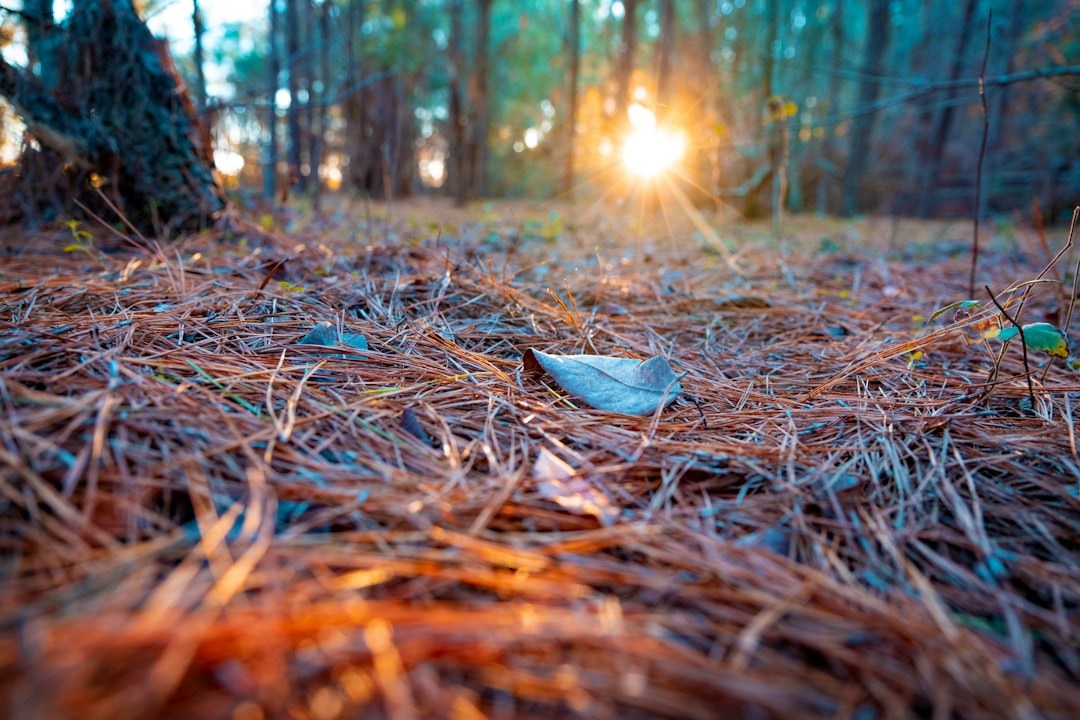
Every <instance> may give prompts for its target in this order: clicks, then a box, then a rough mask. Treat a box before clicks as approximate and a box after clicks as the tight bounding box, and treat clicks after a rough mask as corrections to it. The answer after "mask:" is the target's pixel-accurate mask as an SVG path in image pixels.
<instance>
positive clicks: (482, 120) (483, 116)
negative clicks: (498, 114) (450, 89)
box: [469, 0, 492, 197]
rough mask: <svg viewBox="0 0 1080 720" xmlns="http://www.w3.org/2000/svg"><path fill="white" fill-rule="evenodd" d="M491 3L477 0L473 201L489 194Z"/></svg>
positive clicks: (472, 147)
mask: <svg viewBox="0 0 1080 720" xmlns="http://www.w3.org/2000/svg"><path fill="white" fill-rule="evenodd" d="M491 2H492V0H477V8H476V9H477V14H478V18H477V23H476V26H477V33H476V56H475V62H474V63H473V82H472V83H470V85H471V88H470V89H472V90H473V92H470V93H469V95H470V96H471V97H470V100H471V102H470V104H471V105H472V116H473V119H472V122H471V123H470V124H469V129H470V135H471V139H470V143H469V144H470V149H471V151H470V153H469V154H470V162H469V165H470V166H471V170H472V178H471V180H472V182H471V183H470V190H471V194H472V196H473V197H486V196H487V194H488V180H487V158H488V134H489V130H490V120H489V118H490V114H491V113H490V107H489V104H490V100H489V98H488V81H489V78H490V75H491V72H490V60H489V58H490V47H489V46H490V44H491Z"/></svg>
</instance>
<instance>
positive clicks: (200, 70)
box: [191, 0, 206, 115]
mask: <svg viewBox="0 0 1080 720" xmlns="http://www.w3.org/2000/svg"><path fill="white" fill-rule="evenodd" d="M191 25H192V28H193V29H194V31H195V50H194V57H193V58H192V59H193V61H194V62H195V98H194V99H195V109H196V110H198V111H199V114H200V115H202V114H203V113H205V112H206V73H205V69H204V67H203V64H204V60H203V19H202V13H201V12H200V11H199V0H191Z"/></svg>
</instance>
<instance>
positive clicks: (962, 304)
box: [926, 300, 979, 325]
mask: <svg viewBox="0 0 1080 720" xmlns="http://www.w3.org/2000/svg"><path fill="white" fill-rule="evenodd" d="M978 306H979V301H978V300H959V301H957V302H954V303H949V304H948V305H946V306H945V307H939V308H938V309H937V310H935V311H934V312H933V313H932V314H931V315H930V318H929V319H928V320H927V321H926V324H927V325H929V324H930V323H932V322H934V321H935V320H937V319H938V318H939V317H941V316H942V315H944V314H945V313H947V312H949V311H950V310H967V309H968V308H973V307H978Z"/></svg>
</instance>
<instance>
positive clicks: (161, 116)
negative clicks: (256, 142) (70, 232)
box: [0, 0, 225, 232]
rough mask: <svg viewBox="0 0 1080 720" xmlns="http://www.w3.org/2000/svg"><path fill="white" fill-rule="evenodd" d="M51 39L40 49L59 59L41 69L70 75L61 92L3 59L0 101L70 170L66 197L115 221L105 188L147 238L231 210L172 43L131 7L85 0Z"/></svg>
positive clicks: (121, 1)
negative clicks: (153, 32) (175, 62)
mask: <svg viewBox="0 0 1080 720" xmlns="http://www.w3.org/2000/svg"><path fill="white" fill-rule="evenodd" d="M48 32H49V33H55V34H56V36H55V37H51V38H47V39H45V42H43V43H42V44H41V45H40V47H41V48H50V47H51V48H55V54H54V55H53V56H52V57H50V58H47V59H46V58H43V59H42V63H43V65H46V64H48V65H50V66H53V67H57V68H61V67H62V68H65V70H64V72H63V73H61V74H59V75H57V82H58V83H59V84H58V85H57V87H56V89H55V90H53V91H51V92H50V90H49V88H48V87H47V86H46V85H44V84H43V83H42V82H40V81H39V80H38V79H37V78H36V77H34V76H33V75H32V74H31V73H30V72H29V71H28V70H20V69H18V68H16V67H14V66H13V65H11V64H9V63H8V62H6V61H4V60H3V59H0V94H2V95H4V96H5V97H7V98H8V99H9V100H10V101H11V103H12V105H13V106H14V107H15V108H16V110H17V112H18V113H19V114H20V115H21V116H22V117H23V119H24V121H25V122H26V124H27V127H28V131H29V132H30V133H31V134H32V135H33V136H34V137H35V138H36V139H37V140H38V141H39V143H40V144H41V146H42V147H43V148H45V149H46V150H47V151H48V152H52V153H55V155H54V156H53V158H54V160H53V161H54V162H55V163H56V164H57V166H58V167H61V166H62V167H64V168H65V172H64V173H58V174H57V175H58V177H62V178H66V182H67V183H68V184H67V186H66V187H65V188H63V190H64V192H65V193H66V194H68V195H69V196H70V197H74V198H76V199H78V200H79V201H80V202H82V203H83V204H84V205H87V206H88V207H91V208H92V209H99V210H101V211H102V212H103V213H105V214H106V215H108V214H109V210H108V206H107V203H105V202H103V201H102V200H101V199H100V196H99V192H98V191H99V189H100V191H101V192H102V193H104V194H105V195H106V196H107V197H108V198H109V199H110V201H111V202H112V203H113V204H114V205H116V206H117V208H118V209H119V210H120V211H121V212H123V213H124V214H125V216H126V217H127V219H128V220H129V221H130V222H132V223H133V224H135V225H136V226H138V227H140V228H143V229H145V230H147V231H148V232H153V231H154V230H155V229H159V225H160V224H165V225H167V226H171V227H177V228H185V229H188V228H193V227H198V226H200V225H204V224H205V223H207V222H208V221H209V220H210V219H211V218H212V217H213V215H214V214H215V213H217V212H218V211H219V210H221V209H222V208H223V207H224V205H225V197H224V193H223V192H222V189H221V186H220V185H219V184H218V182H217V180H216V179H215V177H214V174H213V160H212V157H211V153H210V148H209V146H208V145H207V144H206V143H205V138H204V136H203V135H202V134H201V133H200V132H199V124H198V118H197V115H196V113H195V109H194V107H193V106H192V104H191V100H190V99H189V97H188V96H187V94H186V93H184V92H183V90H182V89H181V87H180V84H179V82H178V76H177V74H176V70H175V66H173V64H172V59H171V58H170V57H169V55H168V52H167V50H166V49H165V46H164V45H163V44H160V43H159V42H158V41H157V40H155V39H154V37H153V36H152V35H151V34H150V31H149V30H148V29H147V27H146V25H144V24H143V22H142V21H141V20H140V19H139V17H138V15H137V14H136V12H135V10H134V8H133V7H132V4H131V2H130V0H86V1H85V2H81V3H80V4H79V8H78V12H74V13H72V14H71V15H70V16H69V17H68V19H67V20H66V21H65V22H64V23H63V24H62V25H53V26H51V28H50V29H49V30H48ZM28 152H37V151H35V150H28ZM35 190H36V191H37V192H35ZM53 190H55V188H47V189H44V190H43V189H41V188H28V192H29V194H33V195H36V194H39V193H40V192H43V191H44V192H51V191H53ZM65 211H69V212H70V211H71V209H66V210H65Z"/></svg>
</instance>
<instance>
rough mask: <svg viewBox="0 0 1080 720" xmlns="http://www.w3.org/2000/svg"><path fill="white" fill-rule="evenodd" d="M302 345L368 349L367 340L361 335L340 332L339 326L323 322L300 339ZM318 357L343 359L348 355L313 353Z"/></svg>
mask: <svg viewBox="0 0 1080 720" xmlns="http://www.w3.org/2000/svg"><path fill="white" fill-rule="evenodd" d="M299 344H300V345H318V346H321V347H331V348H332V347H339V346H342V345H344V346H345V347H348V348H352V349H353V350H361V351H366V350H367V349H368V344H367V338H365V337H364V336H363V335H361V334H360V333H350V332H339V331H338V329H337V326H336V325H334V324H333V323H330V322H321V323H319V324H318V325H316V326H315V327H313V328H312V329H311V331H310V332H308V334H307V335H305V336H304V337H302V338H300V342H299ZM313 354H316V355H330V356H332V357H340V358H343V357H345V356H346V353H313Z"/></svg>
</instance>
